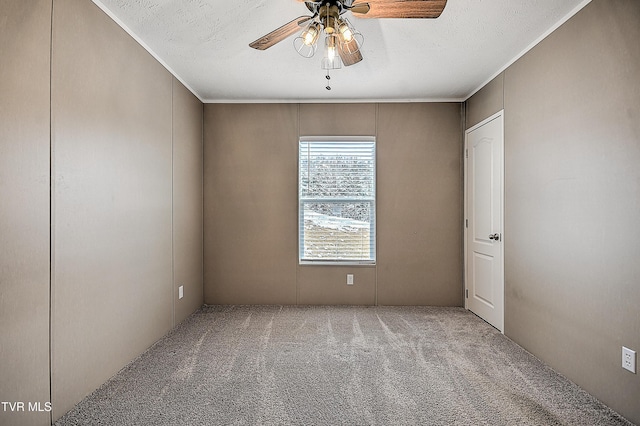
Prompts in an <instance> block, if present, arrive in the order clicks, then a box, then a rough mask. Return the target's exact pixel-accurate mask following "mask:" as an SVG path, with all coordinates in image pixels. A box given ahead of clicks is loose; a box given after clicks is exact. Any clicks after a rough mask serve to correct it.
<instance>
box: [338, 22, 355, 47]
mask: <svg viewBox="0 0 640 426" xmlns="http://www.w3.org/2000/svg"><path fill="white" fill-rule="evenodd" d="M338 32H339V33H340V37H341V38H342V40H344V41H345V42H347V43H348V42H350V41H351V40H352V39H353V31H351V28H350V27H349V24H348V23H347V21H346V20H343V19H339V20H338Z"/></svg>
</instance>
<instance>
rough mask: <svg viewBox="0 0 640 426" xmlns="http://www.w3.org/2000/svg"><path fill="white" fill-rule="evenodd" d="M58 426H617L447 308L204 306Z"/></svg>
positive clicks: (616, 419) (565, 384)
mask: <svg viewBox="0 0 640 426" xmlns="http://www.w3.org/2000/svg"><path fill="white" fill-rule="evenodd" d="M56 424H57V425H59V426H63V425H118V426H120V425H218V424H220V425H232V424H238V425H254V424H256V425H269V424H272V425H276V424H277V425H289V424H295V425H313V424H317V425H581V426H583V425H630V424H631V423H629V422H627V421H626V420H625V419H623V418H622V417H620V416H619V415H618V414H616V413H615V412H613V411H611V410H610V409H608V408H607V407H605V406H604V405H602V404H601V403H600V402H598V401H597V400H595V399H594V398H592V397H591V396H589V395H588V394H587V393H586V392H584V391H582V390H581V389H580V388H578V387H577V386H576V385H574V384H573V383H571V382H569V381H568V380H567V379H565V378H564V377H562V376H560V375H559V374H557V373H555V372H554V371H553V370H551V369H550V368H549V367H547V366H545V365H544V364H543V363H541V362H540V361H539V360H538V359H536V358H535V357H533V356H532V355H530V354H529V353H527V352H526V351H524V350H523V349H521V348H520V347H519V346H517V345H516V344H514V343H513V342H511V341H510V340H509V339H507V338H505V337H504V336H503V335H502V334H500V333H499V332H497V331H496V330H495V329H493V328H492V327H491V326H489V325H487V324H486V323H485V322H483V321H482V320H480V319H478V318H477V317H476V316H474V315H473V314H471V313H469V312H467V311H465V310H464V309H461V308H430V307H325V306H321V307H299V306H298V307H297V306H209V307H204V308H203V309H201V310H200V311H198V312H196V313H195V314H194V315H193V316H191V317H190V318H189V319H187V320H186V321H185V322H184V323H183V324H182V325H180V326H179V327H178V328H177V329H176V330H174V332H172V333H171V334H169V335H168V336H167V337H165V338H164V339H162V340H160V341H159V342H158V343H156V344H155V345H154V346H153V347H152V348H151V349H150V350H148V351H147V352H145V353H144V354H143V355H141V356H140V357H139V358H138V359H136V360H135V361H134V362H133V363H131V364H130V365H129V366H127V367H126V368H124V369H123V370H122V371H121V372H120V373H118V374H117V375H116V376H115V377H113V378H112V379H111V380H110V381H109V382H107V383H105V384H104V385H103V386H102V387H101V388H100V389H98V390H97V391H95V392H94V393H93V394H92V395H90V396H89V397H87V398H86V399H85V400H83V401H82V402H81V403H80V404H78V405H77V406H76V407H75V408H74V409H73V410H72V411H70V412H69V413H68V414H67V415H66V416H64V417H63V418H62V419H60V420H59V421H58V422H57V423H56Z"/></svg>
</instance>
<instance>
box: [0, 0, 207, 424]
mask: <svg viewBox="0 0 640 426" xmlns="http://www.w3.org/2000/svg"><path fill="white" fill-rule="evenodd" d="M52 9H53V23H54V25H53V28H52V27H51V23H52V16H51V11H52ZM0 36H1V37H0V54H1V55H2V58H3V61H2V63H1V64H2V66H1V67H0V89H1V90H0V91H1V93H2V96H1V97H0V112H1V114H0V117H1V118H2V126H0V136H1V143H0V166H1V167H0V178H1V179H0V197H1V199H2V203H0V227H1V228H0V230H1V233H0V235H2V244H0V250H1V252H0V254H1V256H0V268H1V269H0V272H1V274H0V279H1V282H0V284H1V285H0V296H1V297H0V303H1V304H2V306H1V308H2V309H1V310H0V317H1V322H0V326H1V328H0V331H1V333H0V342H1V343H2V345H1V346H0V353H1V355H2V356H1V359H2V363H0V369H1V370H0V373H1V375H2V380H0V397H1V398H0V399H1V400H2V401H22V402H25V403H27V402H40V403H41V406H43V407H44V403H45V402H49V401H51V402H52V404H53V413H52V414H50V413H47V412H43V413H39V414H38V413H17V414H15V415H9V414H6V413H4V412H3V411H1V412H0V424H12V425H13V424H15V425H19V424H28V425H35V424H49V423H50V421H51V419H52V418H53V420H55V419H57V418H58V417H60V416H61V415H62V414H64V413H65V412H66V411H67V410H69V409H70V408H71V407H72V406H73V405H74V404H75V403H77V402H78V401H79V400H80V399H81V398H83V397H84V396H85V395H86V394H88V393H89V392H91V391H92V390H94V389H95V388H97V387H98V386H100V385H101V384H102V383H103V382H104V381H105V380H106V379H108V378H109V377H110V376H112V375H113V374H114V373H116V372H117V371H118V370H119V369H121V368H122V367H123V366H125V365H126V364H127V363H128V362H130V361H131V360H132V359H134V358H135V357H136V356H137V355H139V354H140V353H141V352H142V351H144V350H145V349H146V348H147V347H149V346H150V345H151V344H153V343H154V342H155V341H156V340H157V339H158V338H160V337H161V336H162V335H163V334H165V333H166V332H168V331H169V330H170V329H171V328H172V326H174V325H175V324H177V323H178V322H180V321H181V320H182V319H184V318H185V317H186V316H188V315H189V314H190V313H191V312H193V311H194V310H195V309H197V308H198V307H199V306H201V305H202V300H203V286H202V234H203V221H202V206H203V204H202V200H203V198H202V168H203V165H202V129H203V126H202V124H203V117H202V113H203V110H202V103H201V102H200V101H199V100H198V99H197V98H195V97H194V96H193V95H192V94H191V93H190V92H189V91H188V90H186V89H185V88H184V87H183V86H182V85H181V84H180V83H178V82H177V81H176V80H175V78H173V77H172V76H171V75H170V74H169V73H168V72H167V71H166V70H165V69H164V68H163V67H162V66H161V65H160V64H159V63H157V61H155V60H154V59H153V58H152V57H151V56H150V55H149V54H148V53H147V52H146V51H145V50H144V49H143V48H142V47H140V46H139V45H138V44H137V43H136V42H135V41H134V40H133V39H131V38H130V37H129V36H128V35H127V34H126V33H125V32H124V31H123V30H122V29H121V28H120V27H118V26H117V25H116V24H115V23H114V22H113V21H112V20H111V19H109V18H108V17H107V15H105V14H104V13H103V12H102V11H101V10H100V9H99V8H98V7H97V6H95V5H94V4H93V3H92V2H91V1H89V0H53V1H52V0H49V1H29V2H23V1H18V0H15V1H3V2H2V3H0ZM51 36H52V38H51ZM50 128H51V134H50ZM50 153H52V155H51V156H50ZM50 187H51V189H50ZM50 204H51V211H52V215H51V217H50V214H49V212H50ZM50 235H51V239H50ZM50 246H51V248H52V250H51V251H50ZM51 260H52V261H51ZM50 270H51V274H50ZM179 285H184V287H185V297H184V298H183V299H182V300H180V301H178V300H177V288H178V286H179ZM50 292H51V293H50ZM50 306H51V317H50ZM50 326H51V329H50ZM49 365H51V373H50V371H49ZM50 385H51V394H50Z"/></svg>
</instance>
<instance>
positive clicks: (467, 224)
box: [464, 219, 469, 228]
mask: <svg viewBox="0 0 640 426" xmlns="http://www.w3.org/2000/svg"><path fill="white" fill-rule="evenodd" d="M464 227H465V228H468V227H469V219H465V220H464Z"/></svg>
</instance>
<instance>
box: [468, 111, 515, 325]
mask: <svg viewBox="0 0 640 426" xmlns="http://www.w3.org/2000/svg"><path fill="white" fill-rule="evenodd" d="M498 117H502V129H501V131H502V153H501V157H502V164H501V165H500V181H501V182H500V187H501V191H500V192H501V193H500V216H501V221H502V229H501V230H500V232H501V234H502V235H501V243H502V244H500V251H501V256H502V319H501V323H502V330H500V331H501V333H502V334H504V329H505V323H504V311H505V297H504V296H505V294H504V293H505V285H504V284H505V279H504V278H505V276H504V269H505V258H504V243H505V232H504V175H505V158H504V146H505V141H504V109H501V110H500V111H498V112H496V113H495V114H493V115H491V116H490V117H487V118H485V119H484V120H482V121H481V122H479V123H478V124H476V125H474V126H472V127H470V128H468V129H466V130H465V131H464V151H463V155H462V157H463V160H464V179H463V181H464V195H463V197H464V220H463V223H462V229H463V236H464V237H463V238H464V244H463V250H464V256H463V259H464V267H463V273H462V279H463V283H464V284H463V286H464V289H463V294H462V297H463V299H464V308H465V309H466V310H469V297H468V296H469V287H468V285H467V284H468V280H467V276H468V271H467V268H468V258H467V257H468V256H467V249H468V247H467V238H468V235H467V230H468V220H469V214H468V213H469V206H468V202H467V199H468V180H469V173H468V164H467V161H468V157H469V155H468V152H469V151H468V146H467V144H468V140H469V133H471V132H473V131H474V130H476V129H478V128H480V127H482V126H484V125H485V124H487V123H489V122H490V121H493V120H495V119H496V118H498Z"/></svg>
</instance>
